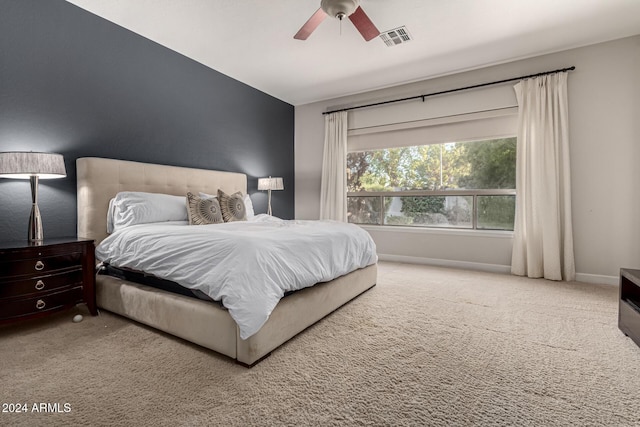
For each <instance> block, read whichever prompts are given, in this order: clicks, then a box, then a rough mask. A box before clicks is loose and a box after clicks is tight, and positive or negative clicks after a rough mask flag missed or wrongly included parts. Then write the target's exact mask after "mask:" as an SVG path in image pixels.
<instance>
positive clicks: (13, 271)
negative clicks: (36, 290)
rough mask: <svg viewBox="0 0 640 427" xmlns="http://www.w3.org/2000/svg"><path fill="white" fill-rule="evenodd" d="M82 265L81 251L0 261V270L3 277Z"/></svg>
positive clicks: (40, 272) (41, 272)
mask: <svg viewBox="0 0 640 427" xmlns="http://www.w3.org/2000/svg"><path fill="white" fill-rule="evenodd" d="M81 265H82V252H71V253H68V254H63V255H55V256H48V257H47V256H44V257H37V258H29V259H18V260H15V261H12V262H0V271H1V272H2V276H4V277H5V278H6V277H8V276H19V275H26V274H32V275H33V274H43V273H48V272H51V271H55V270H61V269H64V268H70V267H77V266H81Z"/></svg>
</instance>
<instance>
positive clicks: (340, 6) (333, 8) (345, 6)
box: [320, 0, 360, 19]
mask: <svg viewBox="0 0 640 427" xmlns="http://www.w3.org/2000/svg"><path fill="white" fill-rule="evenodd" d="M359 4H360V0H322V2H321V3H320V8H321V9H322V10H324V11H325V13H326V14H327V15H329V16H333V17H334V18H338V19H342V18H344V17H345V16H349V15H351V14H352V13H353V12H355V10H356V9H357V8H358V6H359Z"/></svg>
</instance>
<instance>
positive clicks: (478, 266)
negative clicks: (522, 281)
mask: <svg viewBox="0 0 640 427" xmlns="http://www.w3.org/2000/svg"><path fill="white" fill-rule="evenodd" d="M378 259H379V260H380V261H393V262H405V263H407V264H425V265H435V266H438V267H452V268H461V269H464V270H479V271H488V272H491V273H503V274H508V273H511V266H510V265H498V264H483V263H480V262H469V261H454V260H450V259H437V258H423V257H416V256H406V255H391V254H378Z"/></svg>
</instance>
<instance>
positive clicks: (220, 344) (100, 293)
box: [96, 264, 377, 367]
mask: <svg viewBox="0 0 640 427" xmlns="http://www.w3.org/2000/svg"><path fill="white" fill-rule="evenodd" d="M376 278H377V265H376V264H374V265H370V266H368V267H365V268H363V269H360V270H356V271H354V272H351V273H349V274H346V275H344V276H341V277H338V278H337V279H334V280H332V281H330V282H325V283H318V284H316V285H314V286H313V287H309V288H305V289H302V290H300V291H297V292H294V293H293V294H291V295H289V296H287V297H285V298H283V299H282V300H281V301H280V302H279V303H278V305H277V306H276V308H275V309H274V310H273V312H272V313H271V315H270V317H269V320H268V321H267V322H266V323H265V324H264V325H263V326H262V328H261V329H260V330H259V331H258V332H257V333H256V334H254V335H252V336H251V337H249V338H248V339H246V340H243V339H241V338H240V331H239V329H238V326H237V325H236V323H235V321H234V320H233V318H232V317H231V316H230V315H229V312H228V311H227V310H226V309H224V308H223V307H222V306H221V305H220V304H218V303H215V302H209V301H203V300H199V299H195V298H189V297H186V296H183V295H177V294H173V293H169V292H166V291H163V290H160V289H156V288H152V287H150V286H146V285H141V284H138V283H134V282H129V281H126V280H122V279H119V278H116V277H111V276H98V278H97V280H96V294H97V295H96V300H97V304H98V307H101V308H103V309H105V310H108V311H111V312H113V313H116V314H119V315H122V316H125V317H127V318H130V319H132V320H135V321H137V322H140V323H143V324H145V325H148V326H152V327H154V328H156V329H160V330H161V331H164V332H167V333H169V334H171V335H175V336H177V337H180V338H184V339H186V340H188V341H191V342H193V343H195V344H198V345H201V346H203V347H206V348H208V349H211V350H214V351H216V352H218V353H221V354H224V355H226V356H229V357H231V358H233V359H235V360H236V361H237V362H238V363H239V364H241V365H243V366H247V367H251V366H254V365H255V364H257V363H258V362H260V361H261V360H262V359H264V358H266V357H267V356H268V355H269V354H271V352H272V351H273V350H274V349H276V348H277V347H279V346H280V345H282V344H283V343H285V342H287V341H288V340H289V339H291V338H292V337H294V336H295V335H297V334H298V333H300V332H302V331H303V330H305V329H306V328H308V327H309V326H311V325H313V324H314V323H316V322H317V321H319V320H320V319H322V318H323V317H325V316H327V315H328V314H330V313H331V312H333V311H334V310H336V309H338V308H339V307H341V306H342V305H344V304H346V303H347V302H349V301H351V300H352V299H353V298H355V297H357V296H358V295H360V294H362V293H363V292H365V291H366V290H368V289H370V288H372V287H373V286H375V283H376Z"/></svg>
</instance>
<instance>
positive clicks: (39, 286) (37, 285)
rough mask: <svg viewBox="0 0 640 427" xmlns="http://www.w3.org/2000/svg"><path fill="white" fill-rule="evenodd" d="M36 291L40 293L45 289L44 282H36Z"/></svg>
mask: <svg viewBox="0 0 640 427" xmlns="http://www.w3.org/2000/svg"><path fill="white" fill-rule="evenodd" d="M36 289H37V290H39V291H41V290H43V289H44V282H43V281H42V280H38V281H37V282H36Z"/></svg>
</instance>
